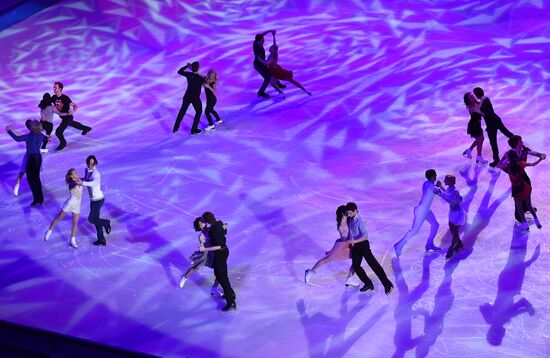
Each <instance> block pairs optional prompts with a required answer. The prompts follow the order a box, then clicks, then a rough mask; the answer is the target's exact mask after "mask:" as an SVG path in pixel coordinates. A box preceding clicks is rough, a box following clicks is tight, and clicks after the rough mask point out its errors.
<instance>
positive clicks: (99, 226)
mask: <svg viewBox="0 0 550 358" xmlns="http://www.w3.org/2000/svg"><path fill="white" fill-rule="evenodd" d="M104 203H105V198H103V199H101V200H96V201H90V215H88V222H89V223H90V224H93V225H95V230H96V231H97V239H98V240H99V241H105V236H103V229H104V228H105V229H107V225H109V224H110V221H109V220H107V219H102V218H100V217H99V216H100V215H101V207H102V206H103V204H104Z"/></svg>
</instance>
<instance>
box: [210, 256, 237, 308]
mask: <svg viewBox="0 0 550 358" xmlns="http://www.w3.org/2000/svg"><path fill="white" fill-rule="evenodd" d="M228 256H229V249H228V248H227V247H226V248H224V249H222V250H217V251H214V276H216V279H217V280H218V282H219V283H220V285H222V288H223V294H224V297H225V300H226V301H227V302H228V303H230V302H234V301H235V299H236V298H237V297H236V296H235V291H233V288H232V287H231V282H229V277H228V276H227V257H228Z"/></svg>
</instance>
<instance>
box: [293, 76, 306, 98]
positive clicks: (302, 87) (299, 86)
mask: <svg viewBox="0 0 550 358" xmlns="http://www.w3.org/2000/svg"><path fill="white" fill-rule="evenodd" d="M288 82H290V83H292V84H293V85H294V86H296V87H298V88H299V89H301V90H302V91H304V92H305V93H307V94H308V95H310V96H311V92H308V90H306V89H305V88H304V86H302V85H301V84H300V83H299V82H298V81H296V80H295V79H294V78H292V79H290V80H289V81H288Z"/></svg>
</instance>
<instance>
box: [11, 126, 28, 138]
mask: <svg viewBox="0 0 550 358" xmlns="http://www.w3.org/2000/svg"><path fill="white" fill-rule="evenodd" d="M6 132H8V134H9V135H10V137H12V138H13V139H14V140H15V141H16V142H24V141H25V139H26V138H27V135H26V134H25V135H19V133H17V134H16V133H14V132H13V131H12V129H11V127H10V126H9V125H8V126H6Z"/></svg>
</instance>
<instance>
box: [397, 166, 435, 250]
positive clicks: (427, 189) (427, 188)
mask: <svg viewBox="0 0 550 358" xmlns="http://www.w3.org/2000/svg"><path fill="white" fill-rule="evenodd" d="M425 176H426V179H427V180H426V181H425V182H424V184H423V185H422V197H421V198H420V202H419V203H418V205H417V206H416V207H415V208H414V220H413V225H412V227H411V229H410V230H409V231H407V233H406V234H405V235H404V236H403V238H401V240H399V241H398V242H396V243H395V244H394V245H393V248H394V249H395V254H396V255H397V257H399V256H401V252H402V251H403V247H404V246H405V244H406V243H407V241H409V239H410V238H411V237H413V236H414V235H416V233H418V231H419V230H420V228H421V227H422V224H423V223H424V221H425V220H427V221H428V222H429V223H430V225H431V229H430V235H429V236H428V240H427V241H426V246H425V249H426V252H429V251H440V250H441V249H440V248H439V247H437V246H435V244H434V239H435V235H436V234H437V230H438V229H439V223H438V222H437V219H436V218H435V215H434V213H433V212H432V211H431V210H430V206H431V205H432V202H433V200H434V196H435V184H434V183H435V180H436V179H437V174H436V172H435V170H433V169H428V170H426V173H425Z"/></svg>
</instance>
